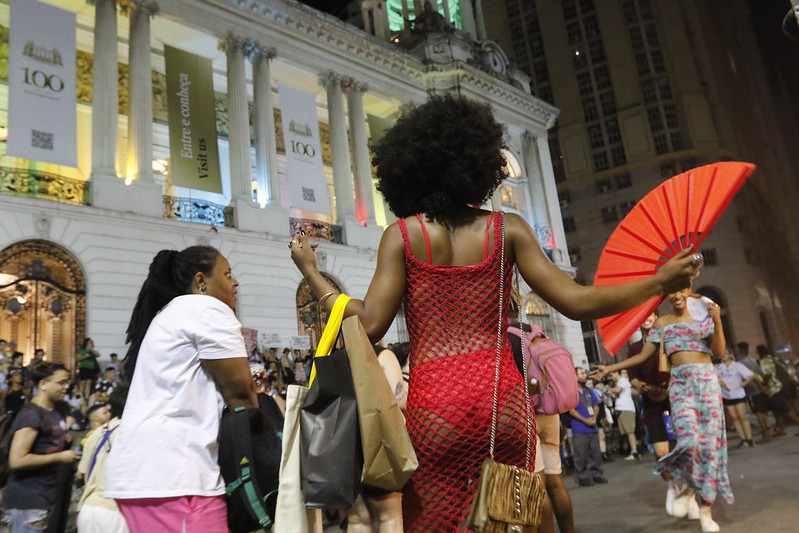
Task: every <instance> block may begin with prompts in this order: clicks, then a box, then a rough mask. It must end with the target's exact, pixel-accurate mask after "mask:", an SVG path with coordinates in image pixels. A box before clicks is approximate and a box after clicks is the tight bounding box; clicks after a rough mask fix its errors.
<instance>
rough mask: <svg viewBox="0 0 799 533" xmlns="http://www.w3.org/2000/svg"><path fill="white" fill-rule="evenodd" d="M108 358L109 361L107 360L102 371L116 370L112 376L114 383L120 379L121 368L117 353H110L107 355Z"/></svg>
mask: <svg viewBox="0 0 799 533" xmlns="http://www.w3.org/2000/svg"><path fill="white" fill-rule="evenodd" d="M108 358H109V361H108V364H107V365H105V370H104V372H107V371H108V370H110V369H114V370H116V371H117V372H116V377H115V378H114V383H119V381H120V373H121V370H122V367H121V366H120V364H119V355H117V354H116V353H112V354H111V355H109V356H108Z"/></svg>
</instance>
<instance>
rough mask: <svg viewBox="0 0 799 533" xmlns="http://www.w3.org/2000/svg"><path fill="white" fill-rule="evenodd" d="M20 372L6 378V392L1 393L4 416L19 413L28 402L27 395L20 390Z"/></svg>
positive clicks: (21, 379)
mask: <svg viewBox="0 0 799 533" xmlns="http://www.w3.org/2000/svg"><path fill="white" fill-rule="evenodd" d="M22 381H23V378H22V372H15V373H13V374H11V375H10V376H9V378H8V390H6V391H3V411H4V412H5V413H6V414H13V413H17V412H19V410H20V409H22V406H23V405H25V404H26V403H27V402H28V395H27V393H26V391H25V389H24V388H22Z"/></svg>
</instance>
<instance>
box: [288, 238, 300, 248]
mask: <svg viewBox="0 0 799 533" xmlns="http://www.w3.org/2000/svg"><path fill="white" fill-rule="evenodd" d="M295 242H297V241H295V240H294V239H291V240H290V241H289V248H291V245H292V244H294V243H295ZM300 247H302V246H300Z"/></svg>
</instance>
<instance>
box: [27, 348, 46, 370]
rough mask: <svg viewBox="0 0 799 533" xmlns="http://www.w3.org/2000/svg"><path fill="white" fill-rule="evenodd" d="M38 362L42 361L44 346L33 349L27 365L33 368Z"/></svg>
mask: <svg viewBox="0 0 799 533" xmlns="http://www.w3.org/2000/svg"><path fill="white" fill-rule="evenodd" d="M39 363H44V348H36V349H35V350H34V351H33V359H31V360H30V362H29V363H28V366H29V367H31V368H33V367H34V366H36V365H38V364H39Z"/></svg>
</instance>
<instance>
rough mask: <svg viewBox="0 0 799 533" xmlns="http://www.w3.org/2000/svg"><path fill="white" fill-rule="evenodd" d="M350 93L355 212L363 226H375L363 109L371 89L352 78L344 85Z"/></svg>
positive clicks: (348, 96)
mask: <svg viewBox="0 0 799 533" xmlns="http://www.w3.org/2000/svg"><path fill="white" fill-rule="evenodd" d="M344 90H345V91H346V93H347V109H348V111H349V119H350V132H351V134H352V157H353V159H354V160H355V161H354V163H355V164H354V165H353V170H354V171H355V213H356V216H357V218H358V220H359V221H360V222H361V223H362V224H363V225H365V226H366V225H368V226H374V225H375V224H376V223H377V222H376V221H375V204H374V198H373V195H372V165H371V163H370V161H369V145H368V143H369V141H368V139H367V138H366V114H365V113H364V110H363V93H365V92H366V91H368V90H369V86H368V85H367V84H365V83H359V82H357V81H355V80H353V79H352V78H350V79H349V80H347V81H346V82H345V84H344Z"/></svg>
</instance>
